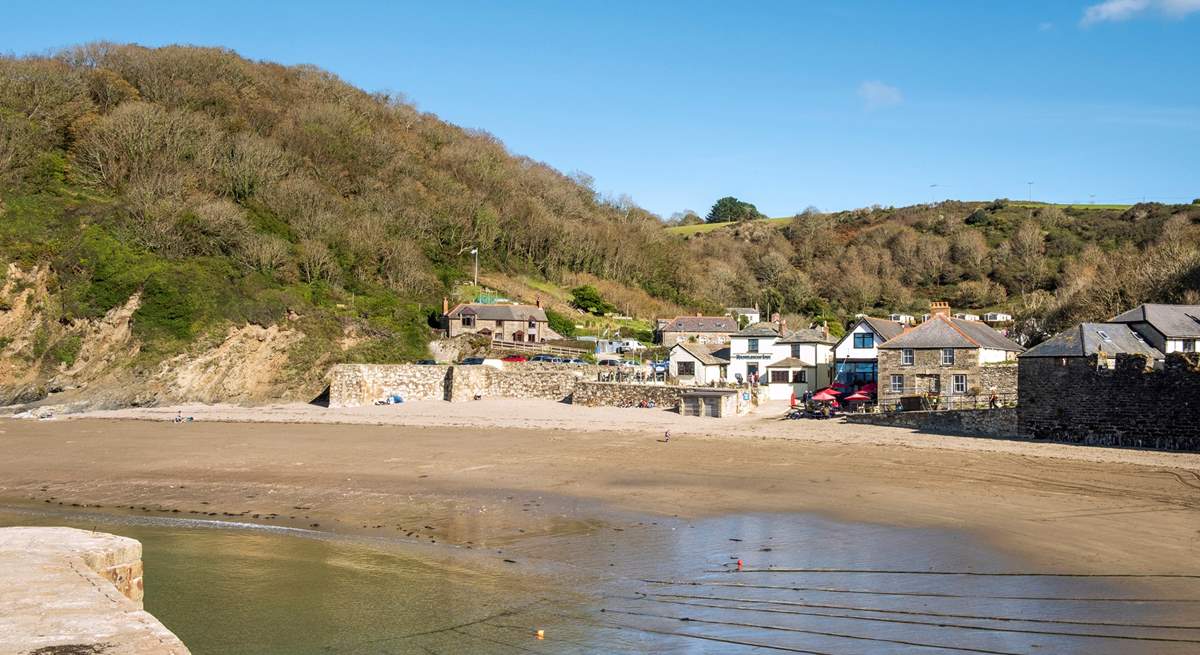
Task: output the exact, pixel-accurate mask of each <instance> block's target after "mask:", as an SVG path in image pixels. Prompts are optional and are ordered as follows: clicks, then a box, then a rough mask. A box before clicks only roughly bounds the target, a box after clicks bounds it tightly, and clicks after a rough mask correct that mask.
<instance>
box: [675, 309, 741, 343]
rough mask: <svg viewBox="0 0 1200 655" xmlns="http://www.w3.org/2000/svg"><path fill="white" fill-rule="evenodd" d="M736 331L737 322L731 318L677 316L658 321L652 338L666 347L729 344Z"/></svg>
mask: <svg viewBox="0 0 1200 655" xmlns="http://www.w3.org/2000/svg"><path fill="white" fill-rule="evenodd" d="M737 331H738V324H737V321H736V320H734V318H733V317H731V316H700V315H696V316H677V317H675V318H672V319H659V320H658V325H657V326H656V327H655V330H654V337H655V340H656V341H657V342H658V343H660V344H662V345H664V346H668V347H669V346H673V345H675V344H677V343H682V342H684V341H690V342H692V343H729V336H730V335H732V334H733V333H734V332H737Z"/></svg>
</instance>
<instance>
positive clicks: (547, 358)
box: [529, 354, 567, 364]
mask: <svg viewBox="0 0 1200 655" xmlns="http://www.w3.org/2000/svg"><path fill="white" fill-rule="evenodd" d="M529 361H531V362H542V363H543V364H563V363H565V362H566V361H567V360H565V359H563V358H562V357H559V356H557V355H545V354H543V355H534V356H533V357H532V358H531V359H530V360H529Z"/></svg>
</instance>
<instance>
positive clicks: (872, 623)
mask: <svg viewBox="0 0 1200 655" xmlns="http://www.w3.org/2000/svg"><path fill="white" fill-rule="evenodd" d="M0 525H72V526H74V527H80V528H89V529H90V528H92V527H95V528H96V529H99V530H103V531H107V532H113V533H116V534H121V535H125V536H129V537H133V538H135V539H138V540H140V541H141V542H142V544H143V549H144V562H145V569H146V574H145V579H146V601H145V604H146V609H147V610H149V611H150V612H152V613H153V614H154V615H155V616H156V617H158V618H159V619H160V620H161V621H162V622H163V623H164V624H165V625H167V627H169V628H170V629H171V630H173V631H175V633H176V634H178V635H179V637H180V638H181V639H183V641H184V642H185V643H186V644H188V646H189V647H190V648H191V650H192V652H193V653H195V654H196V655H208V654H217V653H221V654H226V653H228V654H238V653H246V654H250V653H254V654H275V653H279V654H283V653H288V654H308V653H312V654H319V653H431V652H432V653H463V652H471V653H511V652H525V651H527V652H541V653H593V652H603V653H612V652H629V653H633V652H667V653H701V652H704V653H710V652H730V653H741V652H746V653H749V652H769V651H771V650H773V649H774V650H776V652H778V649H791V650H792V651H793V652H796V651H800V652H815V653H828V654H830V655H834V654H836V655H852V654H858V653H880V652H887V653H906V654H916V653H936V652H943V653H944V652H977V653H1099V654H1104V653H1143V652H1144V653H1194V652H1198V651H1200V629H1187V628H1181V627H1172V628H1162V627H1133V625H1131V624H1138V625H1146V624H1154V625H1173V626H1180V625H1183V626H1192V625H1200V619H1197V618H1193V617H1195V616H1196V615H1197V614H1198V610H1200V603H1196V602H1183V603H1180V602H1170V603H1164V602H1150V601H1149V600H1134V599H1139V598H1141V599H1153V600H1155V601H1161V600H1164V599H1172V600H1187V599H1200V585H1198V584H1197V583H1198V581H1197V580H1193V579H1161V580H1153V579H1129V580H1123V579H1110V578H1085V577H1078V578H1076V577H1058V576H1035V577H1020V576H966V575H945V574H941V573H938V574H919V573H918V572H967V571H974V572H1003V573H1014V572H1029V571H1033V570H1036V568H1035V567H1031V566H1028V565H1025V564H1023V563H1021V562H1019V561H1016V560H1015V559H1013V558H1011V557H1007V556H1005V555H1003V554H1001V553H998V552H996V551H994V550H992V549H988V548H986V547H983V546H982V545H981V544H979V543H978V542H977V541H975V540H973V539H970V538H968V537H967V536H965V535H963V534H959V533H953V532H946V531H939V530H916V529H903V528H895V527H887V526H878V525H870V524H856V523H841V522H835V521H830V520H826V519H822V518H818V517H813V516H808V515H794V514H753V515H740V516H729V517H723V518H717V519H707V520H703V521H694V522H689V521H684V520H680V519H662V518H647V517H637V516H626V517H622V520H610V521H608V524H607V525H606V526H605V527H602V528H597V529H595V530H593V531H591V532H590V533H587V534H578V533H572V534H564V535H551V536H539V537H531V538H528V539H526V540H524V541H522V542H520V543H516V544H512V545H510V546H508V547H507V548H506V549H505V553H504V555H503V557H504V558H512V559H514V560H515V563H512V564H508V563H504V562H503V560H502V559H500V557H501V556H500V555H495V556H494V557H488V558H485V557H484V555H483V554H481V553H477V552H476V553H472V554H467V553H463V552H455V550H454V549H452V548H445V549H442V548H421V549H419V550H418V549H414V548H413V546H412V545H411V544H404V543H401V542H391V541H386V540H381V539H352V538H340V537H336V538H335V537H332V536H331V535H327V534H322V533H316V532H310V531H303V530H295V531H289V530H281V529H260V528H256V527H241V528H239V527H236V526H229V525H227V524H226V525H213V524H209V523H207V522H197V521H188V520H179V519H170V518H145V517H124V516H113V515H100V514H97V515H89V514H72V513H57V512H45V511H41V510H27V509H21V508H11V509H9V510H2V509H0ZM493 554H494V553H489V555H493ZM738 559H741V560H743V562H744V569H745V570H744V571H743V572H740V573H739V572H737V571H736V562H737V560H738ZM785 568H786V569H826V568H837V569H854V570H863V569H887V570H903V571H907V572H906V573H857V572H815V571H782V570H780V569H785ZM765 569H772V570H770V571H767V570H765ZM868 592H869V593H868ZM685 618H686V619H689V620H687V621H682V620H680V619H685ZM1002 619H1013V620H1002ZM1017 619H1021V620H1017ZM1031 619H1035V620H1037V621H1040V622H1037V621H1031ZM1105 623H1107V624H1121V625H1097V624H1105ZM539 628H540V629H543V630H545V633H546V639H545V640H544V641H539V640H537V639H536V638H535V636H534V631H535V630H536V629H539ZM1051 633H1073V634H1051ZM1081 635H1089V636H1081ZM1114 637H1123V638H1114ZM1170 640H1180V641H1170ZM751 644H754V645H758V646H760V647H762V648H754V647H752V646H751Z"/></svg>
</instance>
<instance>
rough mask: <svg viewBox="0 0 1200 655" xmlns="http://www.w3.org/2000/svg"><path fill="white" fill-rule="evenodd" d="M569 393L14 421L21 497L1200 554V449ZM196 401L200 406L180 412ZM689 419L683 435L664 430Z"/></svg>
mask: <svg viewBox="0 0 1200 655" xmlns="http://www.w3.org/2000/svg"><path fill="white" fill-rule="evenodd" d="M776 409H781V408H771V407H767V408H763V410H762V411H760V412H759V413H757V414H754V415H750V416H746V417H741V418H737V419H730V420H714V419H704V418H687V417H680V416H678V415H676V414H673V413H670V412H665V411H661V410H646V409H618V408H583V407H575V406H571V405H565V404H560V403H553V402H548V401H515V400H487V401H480V402H477V403H463V404H450V403H443V402H428V403H410V404H405V405H401V406H390V407H369V408H361V409H355V410H329V409H326V408H321V407H315V406H309V405H280V406H267V407H253V408H247V407H235V406H184V407H179V408H175V407H165V408H152V409H128V410H121V411H111V412H96V413H92V414H88V415H81V416H73V417H70V418H60V419H55V420H46V421H34V420H3V421H0V503H6V504H10V505H13V504H21V505H26V506H29V505H37V504H41V505H42V506H45V505H51V506H59V505H62V506H63V507H68V508H69V507H73V506H78V507H79V508H87V509H89V510H90V511H104V512H124V513H140V514H151V515H168V516H203V517H210V518H215V519H226V520H238V521H248V522H258V523H262V524H264V525H290V526H296V527H306V528H313V529H320V530H327V531H332V532H338V533H346V534H368V535H370V534H380V535H400V536H404V537H407V538H410V539H413V540H419V541H421V542H422V543H434V544H442V545H451V546H456V547H460V548H466V547H471V546H473V545H478V544H480V543H485V542H486V543H490V544H496V543H511V544H519V543H520V542H521V541H522V540H523V539H527V538H530V537H533V536H536V535H538V534H549V533H555V534H561V533H562V532H563V531H570V530H575V529H578V530H580V531H586V530H588V529H590V528H589V526H594V525H596V524H598V522H602V521H603V520H604V519H605V512H606V511H608V510H610V509H611V510H613V511H634V512H641V513H648V514H658V515H662V516H683V517H711V516H719V515H723V514H734V513H749V512H813V513H817V514H821V515H825V516H829V517H831V518H837V519H845V520H854V521H865V522H874V523H881V524H887V525H897V526H906V527H930V528H948V529H954V530H960V531H965V532H966V533H969V534H971V535H972V536H975V537H979V538H982V539H984V540H985V541H986V542H987V543H988V544H989V545H992V546H995V547H997V548H1000V549H1003V550H1006V551H1010V552H1012V553H1015V554H1018V555H1020V556H1022V557H1025V558H1028V560H1029V561H1031V562H1035V563H1037V564H1038V565H1040V566H1044V567H1046V568H1047V569H1053V570H1077V571H1083V572H1092V573H1097V572H1100V573H1104V572H1107V573H1111V572H1114V571H1120V572H1161V571H1171V572H1180V571H1187V572H1191V573H1200V546H1198V544H1200V455H1196V454H1175V453H1157V452H1148V451H1133V450H1115V449H1101V448H1086V447H1075V446H1066V445H1060V444H1046V443H1034V442H1023V441H1006V440H993V439H972V438H963V437H952V436H942V435H930V434H920V433H915V432H913V431H911V430H906V429H897V428H886V427H875V426H859V425H848V424H843V423H840V422H835V421H779V420H777V415H778V414H777V412H776V411H775V410H776ZM178 413H182V415H184V416H190V417H193V418H194V421H193V422H189V423H182V424H176V423H172V422H170V421H171V419H172V418H174V417H175V416H176V415H177V414H178ZM666 429H670V430H671V433H672V439H671V441H670V442H669V443H663V442H662V441H660V439H661V438H662V435H663V431H664V430H666Z"/></svg>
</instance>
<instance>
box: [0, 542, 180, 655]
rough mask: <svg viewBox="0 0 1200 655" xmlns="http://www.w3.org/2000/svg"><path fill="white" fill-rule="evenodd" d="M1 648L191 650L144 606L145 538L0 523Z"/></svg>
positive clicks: (135, 652)
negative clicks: (143, 539)
mask: <svg viewBox="0 0 1200 655" xmlns="http://www.w3.org/2000/svg"><path fill="white" fill-rule="evenodd" d="M0 653H19V654H22V655H24V654H27V653H39V654H41V653H114V654H116V653H121V654H122V655H125V654H128V655H168V654H172V655H187V653H188V649H187V647H186V646H184V645H183V643H182V642H180V641H179V638H178V637H176V636H175V635H174V634H172V633H171V631H170V630H168V629H167V628H166V627H165V626H163V625H162V624H161V623H159V622H158V620H157V619H155V618H154V617H153V616H151V615H150V614H149V613H147V612H146V611H145V610H143V609H142V545H141V544H140V543H138V542H137V541H135V540H133V539H127V538H125V537H118V536H116V535H111V534H105V533H103V532H88V531H86V530H76V529H74V528H0Z"/></svg>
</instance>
